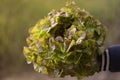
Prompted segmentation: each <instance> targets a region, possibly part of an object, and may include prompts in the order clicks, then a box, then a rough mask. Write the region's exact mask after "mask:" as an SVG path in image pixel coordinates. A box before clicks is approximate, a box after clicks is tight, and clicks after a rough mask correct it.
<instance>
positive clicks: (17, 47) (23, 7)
mask: <svg viewBox="0 0 120 80" xmlns="http://www.w3.org/2000/svg"><path fill="white" fill-rule="evenodd" d="M66 1H67V0H0V63H1V64H0V69H1V70H2V69H3V68H13V67H14V66H15V65H16V68H17V66H18V67H22V66H23V64H24V60H23V59H24V58H23V54H22V53H23V52H22V47H23V45H26V44H25V38H26V36H27V35H28V34H27V32H28V29H29V28H30V27H31V26H33V25H34V24H35V23H36V22H37V21H38V20H39V19H40V18H42V17H43V16H44V15H46V14H47V13H48V12H49V11H51V10H52V9H58V8H60V7H62V6H63V5H64V4H65V2H66ZM75 1H76V3H77V5H78V6H80V7H81V8H85V9H86V10H87V11H89V12H90V13H91V14H92V15H94V16H95V18H97V19H99V20H100V21H102V23H104V24H105V25H107V26H109V27H108V31H109V32H108V38H107V40H106V45H111V44H117V43H119V42H120V41H119V39H120V34H119V29H120V27H119V25H120V20H119V18H120V9H119V7H120V5H119V4H120V0H89V1H88V0H75ZM113 33H114V34H113ZM111 36H112V37H111ZM6 71H7V69H6Z"/></svg>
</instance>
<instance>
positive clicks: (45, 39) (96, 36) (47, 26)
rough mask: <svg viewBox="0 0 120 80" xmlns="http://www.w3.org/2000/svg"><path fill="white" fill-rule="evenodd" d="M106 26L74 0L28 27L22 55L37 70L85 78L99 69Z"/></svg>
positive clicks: (56, 74)
mask: <svg viewBox="0 0 120 80" xmlns="http://www.w3.org/2000/svg"><path fill="white" fill-rule="evenodd" d="M105 31H106V28H105V26H103V25H102V24H101V23H100V22H99V20H97V19H95V18H94V17H93V16H91V15H90V14H89V13H88V12H87V11H85V10H84V9H80V8H79V7H78V6H76V4H75V2H73V1H70V2H67V4H66V6H65V7H62V8H61V9H59V10H52V11H51V12H50V13H48V15H47V16H46V17H45V18H43V19H41V20H40V21H39V22H38V23H37V24H36V25H35V26H34V27H32V28H30V30H29V37H28V38H27V44H28V46H27V47H24V55H25V57H26V59H27V62H28V63H32V64H33V66H34V69H35V70H36V71H38V72H40V73H43V74H48V75H52V76H53V75H54V76H58V75H59V76H60V77H61V76H62V77H64V76H66V75H71V76H78V77H84V76H89V75H91V74H93V73H94V72H96V71H98V70H99V68H98V64H97V60H96V57H97V56H98V55H100V54H102V53H103V52H102V51H101V47H102V46H103V43H104V40H105V34H106V32H105Z"/></svg>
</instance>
